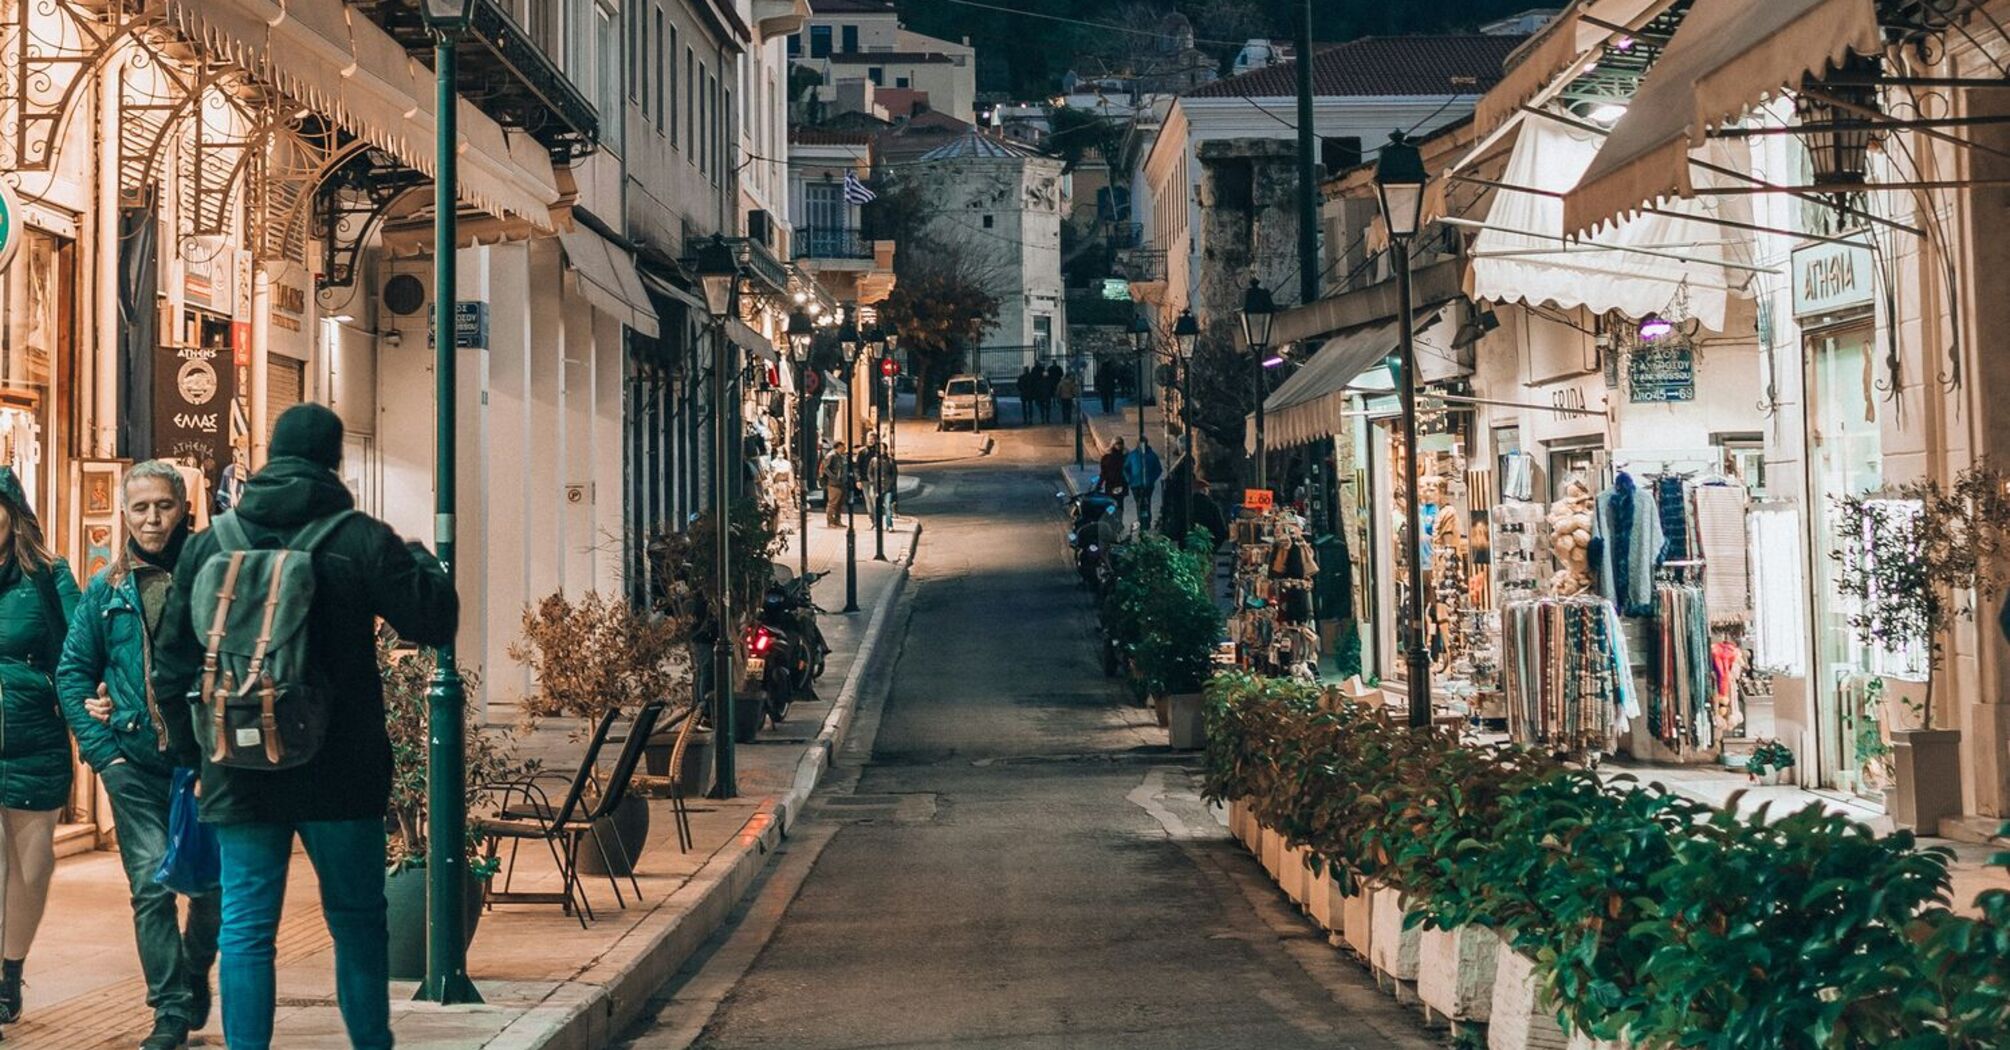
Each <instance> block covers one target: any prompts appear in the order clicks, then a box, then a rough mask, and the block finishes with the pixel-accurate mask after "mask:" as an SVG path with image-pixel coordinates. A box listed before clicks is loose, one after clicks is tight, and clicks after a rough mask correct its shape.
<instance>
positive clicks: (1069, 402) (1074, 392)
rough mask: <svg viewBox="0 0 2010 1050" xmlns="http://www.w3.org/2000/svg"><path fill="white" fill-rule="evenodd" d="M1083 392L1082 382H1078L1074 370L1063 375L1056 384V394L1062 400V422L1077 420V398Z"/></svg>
mask: <svg viewBox="0 0 2010 1050" xmlns="http://www.w3.org/2000/svg"><path fill="white" fill-rule="evenodd" d="M1081 392H1082V384H1080V383H1078V382H1076V380H1075V373H1073V372H1069V373H1067V374H1066V375H1063V376H1062V377H1061V381H1060V382H1059V383H1058V384H1056V385H1055V387H1054V396H1055V398H1057V399H1059V400H1060V402H1061V422H1063V423H1073V422H1074V421H1075V398H1077V397H1079V396H1080V395H1081Z"/></svg>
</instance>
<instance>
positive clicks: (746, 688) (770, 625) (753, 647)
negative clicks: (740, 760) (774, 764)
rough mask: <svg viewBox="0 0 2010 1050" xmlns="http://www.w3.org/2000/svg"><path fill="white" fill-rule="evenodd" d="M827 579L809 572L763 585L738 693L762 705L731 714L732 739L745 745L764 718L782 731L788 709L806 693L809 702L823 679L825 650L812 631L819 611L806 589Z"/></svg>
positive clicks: (827, 651)
mask: <svg viewBox="0 0 2010 1050" xmlns="http://www.w3.org/2000/svg"><path fill="white" fill-rule="evenodd" d="M827 575H829V574H828V573H820V572H813V573H807V574H805V575H803V576H798V577H795V578H793V579H789V580H775V581H773V582H771V583H770V584H768V588H767V590H766V592H765V593H764V594H763V595H762V596H761V611H760V613H759V614H758V615H757V616H756V617H755V620H754V622H753V623H751V624H749V625H747V630H746V634H745V639H744V644H745V645H746V674H745V676H744V677H743V679H742V685H741V691H742V693H743V694H745V695H748V696H752V695H754V694H755V693H758V694H759V695H760V696H761V703H760V704H758V705H756V704H746V705H743V706H739V707H736V708H735V710H734V712H733V713H734V715H735V718H734V721H735V723H736V724H735V725H734V727H733V730H734V732H733V736H734V739H736V740H738V741H739V742H740V743H743V744H744V743H749V742H751V741H752V740H753V739H754V735H755V734H756V733H757V732H759V731H760V728H761V721H762V718H763V716H765V717H766V719H767V720H768V721H769V722H770V723H772V724H774V725H777V726H779V725H781V724H782V721H783V720H784V719H786V718H787V717H788V714H789V706H790V705H791V704H792V703H794V702H795V699H796V698H797V697H798V696H800V695H803V694H805V693H807V694H809V695H810V696H812V697H814V696H815V693H816V680H817V679H818V678H821V677H823V673H824V665H825V662H826V658H827V657H828V656H829V655H830V646H829V645H828V644H827V643H826V642H825V641H824V636H823V632H822V631H821V630H819V629H818V628H817V622H816V614H817V613H819V612H822V611H823V610H822V609H820V608H818V606H817V604H816V601H815V600H814V599H813V598H812V597H811V590H810V589H811V588H812V587H813V586H815V584H816V582H817V581H818V580H820V579H823V578H824V577H825V576H827Z"/></svg>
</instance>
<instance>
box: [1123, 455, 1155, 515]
mask: <svg viewBox="0 0 2010 1050" xmlns="http://www.w3.org/2000/svg"><path fill="white" fill-rule="evenodd" d="M1163 473H1164V468H1163V467H1161V466H1160V464H1159V454H1158V452H1157V451H1156V450H1154V449H1153V448H1152V441H1151V439H1150V438H1140V439H1139V441H1138V447H1136V448H1134V449H1132V450H1131V454H1130V455H1128V456H1125V457H1124V483H1125V484H1126V485H1129V486H1130V489H1131V492H1132V493H1133V494H1135V495H1136V496H1137V498H1138V528H1140V529H1149V528H1151V527H1152V490H1153V489H1156V488H1158V484H1159V476H1160V475H1161V474H1163Z"/></svg>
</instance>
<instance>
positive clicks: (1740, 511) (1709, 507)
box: [1691, 484, 1752, 625]
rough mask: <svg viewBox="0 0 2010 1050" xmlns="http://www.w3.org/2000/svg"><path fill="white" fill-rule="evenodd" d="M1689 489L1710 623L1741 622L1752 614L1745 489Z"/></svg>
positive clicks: (1724, 486)
mask: <svg viewBox="0 0 2010 1050" xmlns="http://www.w3.org/2000/svg"><path fill="white" fill-rule="evenodd" d="M1691 491H1692V493H1693V496H1694V500H1695V505H1696V517H1695V521H1696V537H1697V541H1698V547H1697V556H1698V557H1701V558H1702V559H1703V563H1704V564H1705V565H1706V566H1708V567H1709V571H1707V572H1706V573H1704V575H1703V597H1704V600H1705V603H1706V604H1707V605H1708V607H1709V614H1710V622H1711V623H1712V624H1739V625H1742V624H1744V623H1745V622H1746V620H1747V619H1748V618H1750V616H1751V615H1752V602H1751V601H1750V600H1749V598H1748V595H1749V594H1750V593H1751V571H1750V563H1749V561H1748V560H1747V547H1746V539H1745V506H1746V496H1745V488H1744V486H1742V485H1729V484H1705V485H1697V486H1695V487H1694V488H1693V489H1692V490H1691Z"/></svg>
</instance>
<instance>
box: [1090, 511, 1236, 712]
mask: <svg viewBox="0 0 2010 1050" xmlns="http://www.w3.org/2000/svg"><path fill="white" fill-rule="evenodd" d="M1119 557H1120V558H1121V559H1122V561H1121V566H1120V568H1119V571H1118V574H1117V586H1116V589H1115V591H1114V593H1113V594H1112V595H1111V598H1110V604H1111V605H1112V606H1113V607H1114V610H1113V611H1114V615H1115V618H1116V620H1117V622H1119V623H1121V624H1122V625H1123V635H1124V637H1125V639H1126V642H1127V646H1128V648H1129V650H1130V653H1131V658H1132V663H1133V666H1134V667H1135V669H1136V673H1137V675H1138V677H1139V680H1140V685H1141V687H1142V689H1143V690H1144V692H1145V693H1146V695H1149V696H1151V697H1152V698H1153V699H1154V701H1155V703H1156V705H1157V706H1158V707H1159V709H1160V711H1161V712H1162V714H1161V715H1160V722H1161V724H1164V725H1167V726H1168V728H1169V737H1170V740H1171V743H1172V746H1173V747H1175V748H1182V749H1189V750H1190V749H1195V748H1199V747H1201V746H1202V745H1203V743H1204V741H1205V727H1204V725H1203V722H1202V714H1201V704H1202V699H1201V687H1202V686H1203V685H1205V684H1206V682H1207V680H1208V677H1209V675H1211V674H1212V673H1213V671H1214V647H1215V642H1216V641H1217V640H1219V639H1220V637H1221V610H1220V609H1219V608H1218V607H1217V606H1216V605H1215V603H1214V599H1213V598H1212V597H1211V596H1210V595H1209V593H1208V577H1209V574H1210V573H1211V572H1212V569H1213V565H1212V563H1211V561H1210V559H1209V555H1208V553H1207V544H1206V542H1205V539H1204V538H1202V537H1199V536H1197V537H1196V538H1195V541H1194V543H1193V545H1192V546H1190V547H1189V548H1182V547H1180V546H1179V545H1178V544H1176V543H1174V542H1173V541H1172V540H1171V539H1169V538H1167V537H1165V536H1162V535H1159V534H1157V533H1147V534H1145V535H1142V536H1140V537H1138V538H1137V539H1136V540H1134V541H1132V542H1131V543H1130V544H1128V545H1127V546H1126V547H1125V548H1124V549H1123V551H1122V552H1121V554H1120V555H1119Z"/></svg>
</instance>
